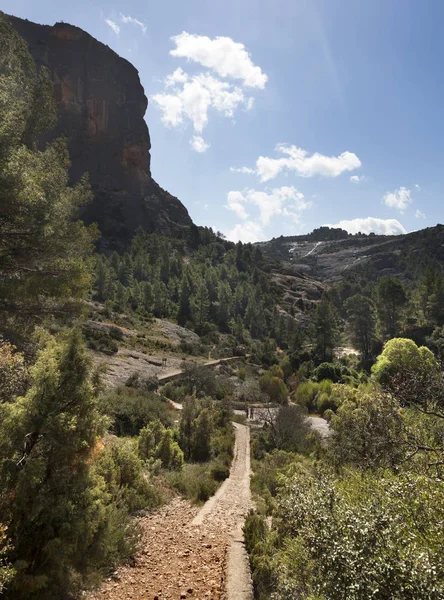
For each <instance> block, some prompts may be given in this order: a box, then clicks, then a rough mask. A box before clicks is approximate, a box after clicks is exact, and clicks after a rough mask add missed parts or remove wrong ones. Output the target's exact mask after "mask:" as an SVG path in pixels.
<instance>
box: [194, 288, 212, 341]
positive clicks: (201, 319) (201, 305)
mask: <svg viewBox="0 0 444 600" xmlns="http://www.w3.org/2000/svg"><path fill="white" fill-rule="evenodd" d="M209 308H210V299H209V296H208V290H207V286H206V285H205V282H204V281H201V282H200V284H199V286H198V288H197V291H196V294H195V296H194V298H193V321H194V323H195V325H196V329H197V331H198V332H201V331H202V328H203V326H204V323H206V321H207V319H208V314H209Z"/></svg>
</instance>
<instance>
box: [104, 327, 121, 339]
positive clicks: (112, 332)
mask: <svg viewBox="0 0 444 600" xmlns="http://www.w3.org/2000/svg"><path fill="white" fill-rule="evenodd" d="M108 333H109V336H110V337H111V338H112V339H113V340H118V341H122V340H123V337H124V336H123V332H122V330H121V329H120V328H119V327H115V326H112V327H110V329H109V332H108Z"/></svg>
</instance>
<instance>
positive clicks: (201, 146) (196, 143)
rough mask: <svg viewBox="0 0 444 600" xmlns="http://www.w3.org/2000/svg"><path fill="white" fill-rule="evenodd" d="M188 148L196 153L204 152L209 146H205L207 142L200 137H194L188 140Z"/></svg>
mask: <svg viewBox="0 0 444 600" xmlns="http://www.w3.org/2000/svg"><path fill="white" fill-rule="evenodd" d="M190 146H191V147H192V149H193V150H195V151H196V152H206V151H207V150H208V148H209V147H210V144H207V142H206V141H205V140H204V139H203V137H201V136H200V135H195V136H194V137H193V138H192V139H191V140H190Z"/></svg>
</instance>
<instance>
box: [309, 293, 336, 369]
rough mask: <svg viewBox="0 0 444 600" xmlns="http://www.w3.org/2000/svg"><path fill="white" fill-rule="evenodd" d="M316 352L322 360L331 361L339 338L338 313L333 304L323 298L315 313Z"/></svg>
mask: <svg viewBox="0 0 444 600" xmlns="http://www.w3.org/2000/svg"><path fill="white" fill-rule="evenodd" d="M314 327H315V344H316V352H317V353H318V355H319V358H320V359H321V361H322V362H331V360H332V358H333V350H334V347H335V344H336V338H337V315H336V311H335V309H334V306H333V304H332V303H331V302H330V301H329V300H328V299H327V298H325V297H324V298H323V299H322V300H321V301H320V302H319V304H318V305H317V307H316V310H315V314H314Z"/></svg>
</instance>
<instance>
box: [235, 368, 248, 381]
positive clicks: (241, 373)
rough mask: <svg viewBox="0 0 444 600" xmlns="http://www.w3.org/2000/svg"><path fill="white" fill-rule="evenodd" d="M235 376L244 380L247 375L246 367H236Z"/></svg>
mask: <svg viewBox="0 0 444 600" xmlns="http://www.w3.org/2000/svg"><path fill="white" fill-rule="evenodd" d="M236 375H237V377H238V378H239V379H240V380H241V381H245V379H246V377H247V371H246V369H244V368H243V367H242V368H240V369H238V370H237V372H236Z"/></svg>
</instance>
